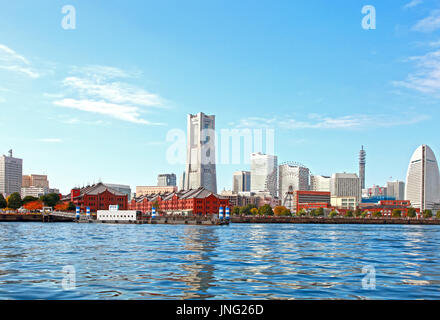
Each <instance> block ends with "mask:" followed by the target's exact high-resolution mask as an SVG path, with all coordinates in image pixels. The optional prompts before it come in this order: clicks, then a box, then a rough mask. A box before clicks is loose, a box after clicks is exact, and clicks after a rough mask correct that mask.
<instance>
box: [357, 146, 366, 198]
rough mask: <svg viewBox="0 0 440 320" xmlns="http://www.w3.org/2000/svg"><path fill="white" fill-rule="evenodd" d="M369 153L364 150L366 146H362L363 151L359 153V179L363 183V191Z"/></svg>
mask: <svg viewBox="0 0 440 320" xmlns="http://www.w3.org/2000/svg"><path fill="white" fill-rule="evenodd" d="M366 158H367V153H366V152H365V150H364V146H362V149H361V151H359V179H360V182H361V189H364V188H365V164H366V163H367V161H366Z"/></svg>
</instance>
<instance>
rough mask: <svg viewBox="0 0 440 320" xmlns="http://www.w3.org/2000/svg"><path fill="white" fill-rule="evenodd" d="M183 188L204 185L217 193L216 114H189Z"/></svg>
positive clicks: (187, 188)
mask: <svg viewBox="0 0 440 320" xmlns="http://www.w3.org/2000/svg"><path fill="white" fill-rule="evenodd" d="M185 172H186V174H185V182H184V186H183V189H185V190H190V189H197V188H199V187H203V188H205V189H207V190H210V191H211V192H214V193H217V173H216V167H215V116H214V115H211V116H208V115H205V114H204V113H202V112H199V113H198V114H195V115H192V114H189V115H188V127H187V162H186V171H185Z"/></svg>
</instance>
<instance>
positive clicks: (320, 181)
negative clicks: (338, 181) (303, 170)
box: [310, 175, 331, 192]
mask: <svg viewBox="0 0 440 320" xmlns="http://www.w3.org/2000/svg"><path fill="white" fill-rule="evenodd" d="M330 180H331V177H328V176H320V175H311V176H310V190H311V191H321V192H330Z"/></svg>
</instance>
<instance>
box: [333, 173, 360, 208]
mask: <svg viewBox="0 0 440 320" xmlns="http://www.w3.org/2000/svg"><path fill="white" fill-rule="evenodd" d="M330 192H331V195H332V196H334V197H355V198H356V202H357V203H360V202H361V200H362V193H361V183H360V180H359V177H358V176H357V174H355V173H334V174H333V175H332V178H331V181H330Z"/></svg>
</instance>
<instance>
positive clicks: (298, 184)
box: [278, 163, 310, 199]
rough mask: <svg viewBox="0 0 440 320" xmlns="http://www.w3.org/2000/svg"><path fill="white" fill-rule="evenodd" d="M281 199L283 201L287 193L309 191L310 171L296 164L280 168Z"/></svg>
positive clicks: (283, 165)
mask: <svg viewBox="0 0 440 320" xmlns="http://www.w3.org/2000/svg"><path fill="white" fill-rule="evenodd" d="M278 172H279V178H278V179H279V191H280V195H279V196H280V198H281V199H283V198H284V196H285V195H286V194H287V192H292V191H295V190H309V189H310V183H309V176H310V170H309V169H308V168H306V167H303V166H300V165H294V164H288V163H287V164H282V165H280V166H279V168H278Z"/></svg>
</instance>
